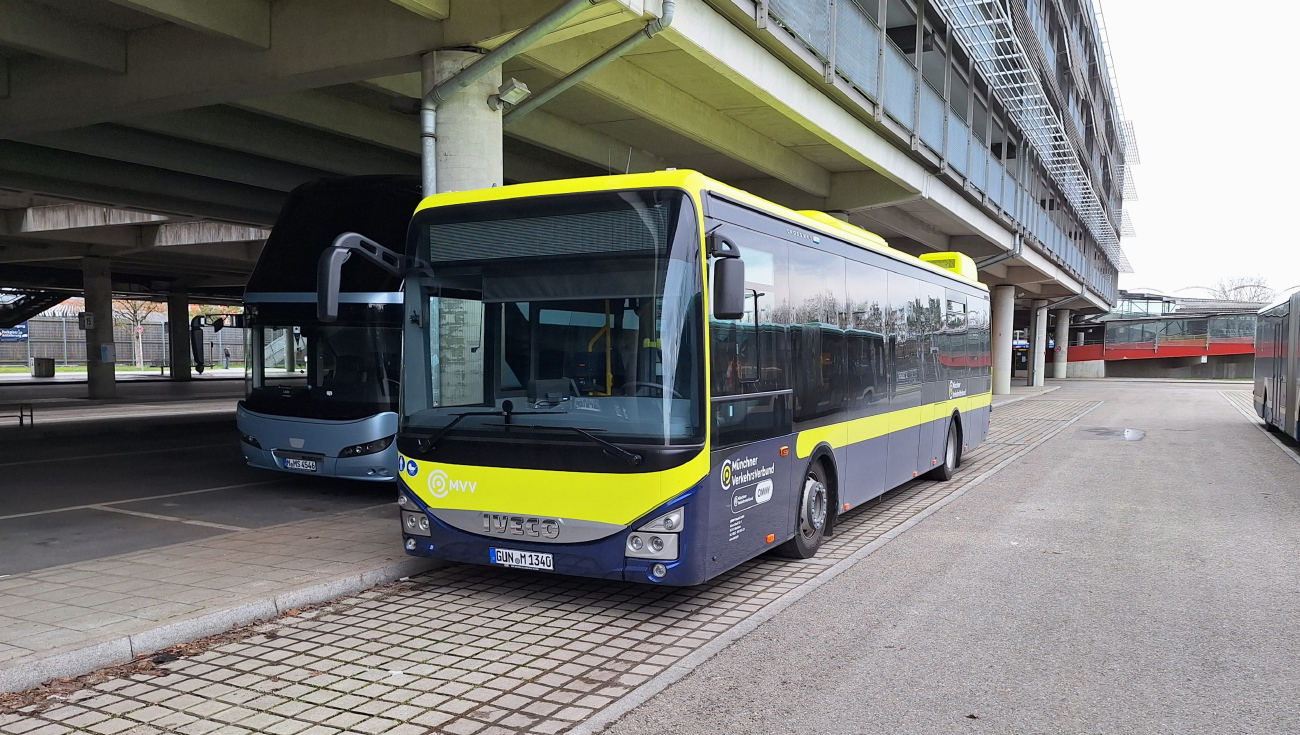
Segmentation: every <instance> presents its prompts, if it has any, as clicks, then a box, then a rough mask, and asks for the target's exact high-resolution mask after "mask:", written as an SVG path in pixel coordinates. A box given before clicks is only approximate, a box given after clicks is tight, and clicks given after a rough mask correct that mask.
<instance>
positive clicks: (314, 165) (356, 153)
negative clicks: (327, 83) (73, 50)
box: [126, 106, 420, 176]
mask: <svg viewBox="0 0 1300 735" xmlns="http://www.w3.org/2000/svg"><path fill="white" fill-rule="evenodd" d="M126 124H127V125H129V126H131V127H133V128H138V129H140V130H148V131H150V132H153V133H159V134H162V135H167V136H170V137H173V138H181V139H184V140H190V141H194V142H197V143H204V144H206V145H209V146H216V147H219V148H224V149H227V150H231V151H239V152H242V153H248V154H252V155H255V156H259V157H261V158H266V159H271V160H275V161H284V162H286V163H292V164H296V165H299V166H304V167H307V168H311V169H315V170H319V171H326V172H329V173H333V174H341V175H346V176H360V175H364V174H415V173H419V172H420V159H419V158H418V157H416V156H412V155H410V154H408V153H399V152H397V151H393V150H389V149H387V148H379V147H377V146H373V145H368V144H365V143H361V142H358V141H354V140H349V139H346V138H342V137H340V136H337V135H332V134H329V133H324V132H320V131H317V130H311V129H308V128H304V127H302V126H301V125H295V124H292V123H289V122H285V121H281V120H276V119H273V118H270V117H267V116H265V115H259V114H255V113H252V112H248V111H245V110H237V109H235V108H233V107H227V106H216V107H202V108H199V109H194V110H182V111H177V112H169V113H165V114H162V115H153V116H150V117H143V118H136V119H133V120H128V121H127V122H126Z"/></svg>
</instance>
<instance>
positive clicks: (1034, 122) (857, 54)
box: [767, 0, 1128, 301]
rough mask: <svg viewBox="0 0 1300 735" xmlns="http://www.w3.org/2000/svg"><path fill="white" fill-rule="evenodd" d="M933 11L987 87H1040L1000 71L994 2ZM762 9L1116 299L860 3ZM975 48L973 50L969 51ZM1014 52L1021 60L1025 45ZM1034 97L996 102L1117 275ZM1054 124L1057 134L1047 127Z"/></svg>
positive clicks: (793, 1) (1120, 265) (1096, 206)
mask: <svg viewBox="0 0 1300 735" xmlns="http://www.w3.org/2000/svg"><path fill="white" fill-rule="evenodd" d="M939 5H940V6H941V7H942V8H943V10H944V11H945V13H947V14H948V15H949V19H950V20H951V21H952V26H953V29H954V30H955V31H958V33H959V37H960V40H961V41H962V43H963V46H964V47H966V49H967V51H968V52H969V53H972V55H973V57H974V58H975V59H976V61H977V64H978V66H979V69H980V71H981V72H982V73H983V75H984V77H985V79H986V80H989V79H992V80H993V81H992V82H990V87H991V88H993V89H994V90H998V89H1002V90H1007V89H1012V88H1015V89H1019V90H1022V91H1023V90H1028V89H1029V88H1030V87H1031V86H1032V85H1033V84H1036V83H1037V82H1036V80H1034V79H1033V72H1032V71H1031V70H1029V69H1028V68H1027V67H1025V68H1024V69H1019V70H1015V69H1009V68H1007V66H1006V65H1007V63H1009V62H1007V61H1006V60H1005V59H1003V58H1002V56H1005V55H1007V54H1010V53H1012V52H1014V51H1015V49H1016V47H1017V46H1018V44H1019V40H1018V39H1016V38H1015V35H1014V33H1013V32H1012V30H1011V26H1010V23H1009V21H1007V22H1006V23H1004V24H1002V25H999V26H997V27H996V28H995V27H994V26H991V25H990V24H989V23H990V16H989V13H992V12H993V11H992V10H991V9H989V8H987V7H985V6H986V5H996V3H995V2H994V0H940V2H939ZM767 8H768V12H769V15H770V18H771V19H772V20H775V21H776V23H777V24H779V25H780V26H781V27H784V28H785V29H786V30H787V31H789V32H790V33H791V34H792V35H793V36H794V37H795V38H796V39H798V40H799V42H800V43H802V45H803V46H804V47H806V48H807V49H808V50H810V51H811V52H812V53H813V54H815V55H816V56H818V57H819V58H820V59H821V60H822V62H823V65H824V66H825V67H826V68H833V69H834V71H835V73H836V74H838V75H839V76H840V77H842V78H843V79H844V80H845V81H847V82H848V83H849V84H851V85H852V86H853V87H855V88H856V89H858V90H859V91H860V92H862V94H863V95H864V96H866V97H867V98H868V99H870V100H871V101H872V102H876V103H879V104H881V105H882V106H883V107H884V111H885V113H886V114H887V115H888V116H889V117H890V118H891V119H892V120H894V121H895V122H896V123H898V124H899V125H900V126H902V127H903V128H904V129H906V130H907V131H908V132H910V133H913V134H915V135H916V137H917V138H918V139H919V140H920V142H921V143H922V144H923V145H925V146H926V147H927V148H929V149H930V150H931V151H933V152H934V153H935V154H936V155H938V156H939V157H941V158H942V159H943V160H944V161H945V162H946V163H947V164H948V166H949V167H950V168H952V169H953V170H954V171H956V172H958V173H959V174H961V175H962V176H963V177H965V178H966V179H967V182H968V185H969V186H970V187H972V188H974V189H975V190H976V191H978V192H981V193H984V194H986V195H988V198H989V200H990V201H991V202H992V203H993V204H995V205H996V206H997V207H998V208H1000V209H1001V210H1002V211H1003V212H1004V213H1006V214H1007V215H1009V216H1010V217H1011V219H1013V220H1014V221H1015V222H1017V223H1018V224H1020V225H1021V226H1023V227H1024V228H1025V229H1026V230H1027V231H1028V232H1029V234H1031V235H1032V236H1033V238H1034V239H1036V240H1037V241H1038V242H1040V243H1042V244H1043V248H1044V249H1045V250H1046V251H1047V252H1048V253H1050V254H1051V255H1053V256H1055V257H1056V259H1057V260H1058V262H1059V263H1060V264H1061V265H1062V266H1063V267H1064V268H1065V269H1066V270H1067V271H1069V272H1070V273H1071V274H1072V275H1074V276H1075V277H1077V278H1079V279H1080V280H1082V281H1084V282H1086V283H1087V284H1088V286H1089V288H1091V289H1092V290H1093V291H1094V292H1096V293H1098V294H1099V295H1101V296H1102V297H1103V298H1106V299H1107V300H1108V301H1113V299H1114V292H1115V289H1114V276H1113V274H1111V273H1109V272H1108V271H1107V270H1106V269H1103V268H1098V267H1097V266H1096V265H1095V264H1093V263H1090V262H1089V261H1090V259H1089V258H1088V257H1087V256H1086V255H1085V253H1084V252H1083V250H1081V249H1080V247H1079V245H1078V244H1077V242H1075V241H1074V240H1073V239H1071V238H1070V237H1068V236H1067V235H1066V234H1065V232H1064V231H1063V230H1062V229H1061V227H1060V226H1059V225H1057V224H1056V223H1055V222H1054V221H1053V219H1052V217H1051V216H1050V215H1049V214H1048V212H1046V211H1044V210H1043V208H1042V207H1040V206H1039V205H1038V202H1037V201H1036V200H1035V198H1034V197H1033V196H1031V195H1030V194H1029V192H1028V190H1027V189H1026V188H1025V186H1024V185H1023V184H1022V183H1020V182H1018V181H1016V179H1015V175H1016V174H1015V173H1014V171H1013V170H1012V169H1010V168H1008V165H1007V163H1008V162H1004V161H1003V160H1002V159H1001V158H1000V157H999V156H996V155H993V153H992V151H991V150H990V147H989V146H988V145H987V144H986V143H985V142H984V141H982V140H981V139H980V138H979V136H977V135H975V134H974V133H973V132H972V130H971V128H970V126H969V125H967V123H966V122H964V121H963V120H962V119H961V118H960V117H958V116H957V115H956V114H954V113H953V112H951V111H950V110H949V109H948V105H947V104H946V103H945V102H944V100H943V96H942V95H941V94H939V93H938V92H937V91H936V90H935V89H934V88H933V87H931V86H930V85H929V84H928V83H926V82H925V81H924V80H923V79H922V77H921V74H920V73H919V71H918V69H917V67H916V64H915V63H914V61H913V59H911V58H909V56H908V55H907V54H905V53H903V51H902V50H901V49H899V47H898V46H897V45H895V44H894V43H893V42H892V41H891V40H889V39H888V37H884V38H882V35H883V31H882V29H881V28H880V27H879V25H878V24H877V23H876V22H875V21H874V20H872V18H871V15H870V14H868V13H867V12H866V11H865V10H863V8H862V6H861V5H859V3H858V2H857V0H769V1H768V3H767ZM998 12H999V13H1000V12H1001V11H1000V10H999V11H998ZM1004 17H1005V16H1003V15H998V16H997V18H1004ZM832 29H833V31H834V32H832ZM1007 34H1009V37H1008V35H1007ZM972 43H974V44H976V46H977V47H976V48H974V49H972V48H971V44H972ZM1020 53H1021V55H1023V49H1021V51H1020ZM999 54H1000V55H999ZM881 60H883V63H880V62H881ZM1026 74H1027V75H1028V76H1026ZM990 75H991V76H990ZM1038 91H1039V93H1040V96H1039V97H1037V98H1034V99H1033V100H1030V99H1029V98H1022V99H1020V100H1019V101H1017V100H1016V99H1006V98H1003V99H1002V102H1003V105H1004V106H1005V107H1007V109H1008V111H1009V112H1010V113H1011V114H1012V115H1013V118H1014V122H1015V123H1016V124H1017V125H1018V126H1019V127H1020V128H1021V131H1022V132H1023V133H1024V134H1025V136H1026V138H1027V139H1028V140H1029V141H1030V143H1031V144H1032V145H1033V146H1034V148H1035V150H1037V151H1038V152H1039V154H1040V156H1041V157H1042V158H1043V161H1044V166H1045V168H1046V169H1047V171H1048V173H1049V174H1050V175H1052V176H1053V178H1054V179H1055V180H1056V181H1057V183H1058V185H1060V186H1061V189H1062V190H1063V191H1064V192H1065V193H1066V195H1067V198H1069V200H1070V204H1071V206H1072V208H1073V209H1074V211H1075V212H1077V213H1078V214H1079V216H1080V218H1081V219H1082V220H1083V224H1084V226H1085V227H1087V228H1088V230H1089V232H1090V233H1091V234H1092V235H1093V239H1094V240H1095V241H1096V242H1097V243H1098V244H1099V246H1100V247H1101V248H1102V250H1103V251H1104V252H1105V253H1106V255H1107V256H1108V257H1109V259H1110V260H1111V263H1112V264H1113V265H1114V266H1115V267H1116V269H1117V270H1127V269H1128V260H1127V258H1126V257H1125V256H1124V253H1123V251H1122V250H1120V248H1119V242H1118V238H1117V236H1116V233H1115V231H1114V228H1112V227H1111V226H1110V222H1109V220H1108V219H1107V218H1106V209H1107V208H1108V207H1107V206H1103V204H1102V203H1101V202H1100V200H1098V198H1097V195H1096V193H1095V191H1094V189H1093V187H1092V183H1091V180H1090V178H1089V176H1088V172H1087V171H1086V170H1085V169H1084V166H1083V165H1082V164H1081V163H1080V161H1079V159H1078V156H1077V155H1076V154H1075V153H1074V149H1073V147H1071V146H1070V145H1069V142H1068V140H1067V139H1066V137H1065V134H1064V131H1063V130H1061V131H1059V132H1052V131H1053V130H1055V129H1056V128H1060V126H1061V122H1060V117H1059V115H1058V114H1057V113H1056V112H1054V111H1053V110H1052V108H1051V107H1050V106H1048V105H1047V101H1046V99H1045V98H1044V97H1041V92H1042V90H1041V87H1039V88H1038ZM1025 93H1026V94H1027V93H1028V92H1025ZM1053 120H1054V121H1055V125H1056V128H1053V127H1052V121H1053ZM1107 204H1109V203H1107Z"/></svg>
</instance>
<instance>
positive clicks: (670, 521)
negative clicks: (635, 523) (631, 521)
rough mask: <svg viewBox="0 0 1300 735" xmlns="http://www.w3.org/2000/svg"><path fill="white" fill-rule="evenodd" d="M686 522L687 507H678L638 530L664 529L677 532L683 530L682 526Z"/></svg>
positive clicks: (668, 531)
mask: <svg viewBox="0 0 1300 735" xmlns="http://www.w3.org/2000/svg"><path fill="white" fill-rule="evenodd" d="M685 523H686V509H685V508H678V509H677V510H674V511H669V512H668V513H664V514H663V515H661V516H659V517H658V518H656V519H654V520H653V521H650V522H649V523H647V524H645V525H644V526H641V527H640V528H638V529H637V530H638V531H664V532H667V533H677V532H678V531H680V530H682V526H683V525H684V524H685Z"/></svg>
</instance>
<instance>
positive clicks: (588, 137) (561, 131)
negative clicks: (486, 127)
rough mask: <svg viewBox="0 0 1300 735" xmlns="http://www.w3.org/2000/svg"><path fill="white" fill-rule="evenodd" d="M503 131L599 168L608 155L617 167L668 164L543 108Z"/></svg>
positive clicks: (653, 167) (644, 167)
mask: <svg viewBox="0 0 1300 735" xmlns="http://www.w3.org/2000/svg"><path fill="white" fill-rule="evenodd" d="M506 134H507V135H510V136H512V137H515V138H519V139H520V140H525V141H528V142H529V143H532V144H533V145H536V146H540V147H542V148H546V149H547V150H551V151H555V152H556V153H562V154H564V155H566V156H569V157H571V158H576V159H578V160H579V161H582V162H584V163H589V164H591V165H593V166H597V167H600V168H602V169H603V168H604V167H605V166H607V165H608V164H609V161H610V160H611V158H612V159H613V160H614V161H617V162H618V164H619V169H620V171H621V170H622V168H623V167H625V166H627V167H628V170H629V171H631V172H633V173H638V172H645V171H660V170H663V169H665V168H667V167H668V164H667V162H666V161H664V160H663V159H662V158H660V157H658V156H656V155H654V154H653V153H649V152H647V151H643V150H640V149H638V148H637V147H636V146H631V145H628V144H627V143H625V142H623V141H621V140H619V139H617V138H614V137H612V136H609V135H605V134H604V133H600V132H597V131H595V130H591V129H589V128H585V127H583V126H581V125H578V124H576V123H572V122H569V121H568V120H565V119H564V118H562V117H557V116H555V115H552V114H550V113H548V112H545V111H543V110H534V111H533V112H530V113H529V114H527V115H524V116H523V117H521V118H519V119H518V120H516V121H514V122H513V123H511V124H510V126H509V127H507V128H506ZM629 153H630V154H631V162H630V164H629V159H628V154H629Z"/></svg>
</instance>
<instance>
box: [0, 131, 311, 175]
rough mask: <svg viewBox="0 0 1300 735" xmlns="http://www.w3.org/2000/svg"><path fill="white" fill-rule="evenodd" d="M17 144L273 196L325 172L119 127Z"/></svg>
mask: <svg viewBox="0 0 1300 735" xmlns="http://www.w3.org/2000/svg"><path fill="white" fill-rule="evenodd" d="M21 141H22V142H25V143H32V144H33V145H39V146H44V147H46V148H57V149H58V150H62V151H71V152H74V153H83V154H86V155H89V156H96V157H98V158H111V159H113V160H116V161H125V162H127V163H135V164H139V165H141V166H150V167H153V168H161V169H166V170H168V171H179V172H181V173H188V174H194V175H195V176H202V177H205V178H211V179H220V180H222V181H233V182H237V183H240V184H247V185H249V186H257V187H261V188H264V189H276V190H278V191H289V190H291V189H293V188H294V187H296V186H298V185H299V184H303V183H306V182H308V181H314V180H316V179H319V178H321V177H322V176H326V175H328V174H329V173H330V172H329V171H325V170H321V169H318V168H309V167H305V166H297V165H294V164H290V163H285V162H282V161H278V160H274V159H266V158H260V157H255V156H250V155H248V154H246V153H241V152H238V151H230V150H224V149H222V148H216V147H213V146H210V145H203V144H200V143H194V142H191V141H188V140H181V139H178V138H173V137H170V136H163V135H157V134H155V133H150V132H145V131H142V130H137V129H134V128H129V127H124V126H121V125H91V126H89V127H85V128H77V129H75V130H60V131H56V132H53V133H45V134H44V135H38V136H33V137H30V138H22V139H21ZM0 165H2V164H0Z"/></svg>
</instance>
